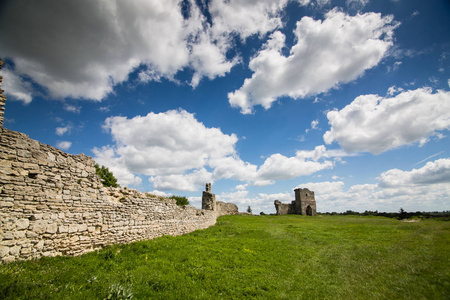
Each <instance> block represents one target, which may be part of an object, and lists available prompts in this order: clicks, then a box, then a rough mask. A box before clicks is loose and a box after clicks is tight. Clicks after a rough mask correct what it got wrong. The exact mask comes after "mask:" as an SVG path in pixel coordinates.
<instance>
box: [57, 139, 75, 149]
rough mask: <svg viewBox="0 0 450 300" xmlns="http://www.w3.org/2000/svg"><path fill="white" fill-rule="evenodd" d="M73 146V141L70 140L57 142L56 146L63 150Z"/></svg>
mask: <svg viewBox="0 0 450 300" xmlns="http://www.w3.org/2000/svg"><path fill="white" fill-rule="evenodd" d="M71 146H72V142H69V141H61V142H58V143H57V144H56V147H58V148H59V149H61V150H69V148H70V147H71Z"/></svg>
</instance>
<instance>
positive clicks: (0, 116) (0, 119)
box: [0, 58, 6, 126]
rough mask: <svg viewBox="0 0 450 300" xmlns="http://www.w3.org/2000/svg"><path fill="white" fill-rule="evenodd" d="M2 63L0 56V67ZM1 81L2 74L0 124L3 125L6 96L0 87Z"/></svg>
mask: <svg viewBox="0 0 450 300" xmlns="http://www.w3.org/2000/svg"><path fill="white" fill-rule="evenodd" d="M4 64H5V63H4V62H3V60H2V59H1V58H0V69H1V68H2V66H3V65H4ZM2 81H3V76H0V126H3V114H4V112H5V101H6V97H5V95H4V94H3V90H2V89H1V86H2Z"/></svg>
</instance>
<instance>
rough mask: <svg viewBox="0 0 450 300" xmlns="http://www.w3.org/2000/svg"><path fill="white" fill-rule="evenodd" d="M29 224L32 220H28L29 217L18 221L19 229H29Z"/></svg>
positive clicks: (17, 226)
mask: <svg viewBox="0 0 450 300" xmlns="http://www.w3.org/2000/svg"><path fill="white" fill-rule="evenodd" d="M29 225H30V220H28V219H19V220H17V221H16V228H17V230H23V229H27V228H28V226H29Z"/></svg>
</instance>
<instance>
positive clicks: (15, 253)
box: [9, 246, 22, 256]
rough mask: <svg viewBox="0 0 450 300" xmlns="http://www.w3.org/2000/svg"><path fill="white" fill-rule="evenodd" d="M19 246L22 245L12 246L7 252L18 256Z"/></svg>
mask: <svg viewBox="0 0 450 300" xmlns="http://www.w3.org/2000/svg"><path fill="white" fill-rule="evenodd" d="M21 248H22V247H20V246H13V247H11V248H9V254H11V255H14V256H19V253H20V249H21Z"/></svg>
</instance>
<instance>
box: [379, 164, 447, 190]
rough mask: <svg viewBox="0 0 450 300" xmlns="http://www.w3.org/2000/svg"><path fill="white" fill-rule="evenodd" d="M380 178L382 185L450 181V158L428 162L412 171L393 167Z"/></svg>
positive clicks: (394, 185)
mask: <svg viewBox="0 0 450 300" xmlns="http://www.w3.org/2000/svg"><path fill="white" fill-rule="evenodd" d="M379 180H380V182H379V185H380V186H381V187H396V186H405V185H429V184H436V183H450V159H448V158H443V159H438V160H435V161H433V162H428V163H427V164H426V165H425V166H423V167H422V168H420V169H412V170H411V171H403V170H399V169H391V170H389V171H386V172H384V173H382V174H381V175H380V178H379Z"/></svg>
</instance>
